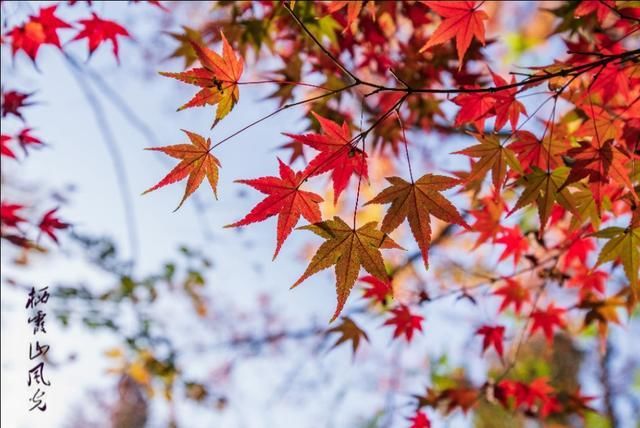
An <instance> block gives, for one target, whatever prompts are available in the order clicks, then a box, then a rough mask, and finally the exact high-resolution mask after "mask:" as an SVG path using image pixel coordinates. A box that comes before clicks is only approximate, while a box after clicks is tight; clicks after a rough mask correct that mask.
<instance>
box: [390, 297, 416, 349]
mask: <svg viewBox="0 0 640 428" xmlns="http://www.w3.org/2000/svg"><path fill="white" fill-rule="evenodd" d="M391 312H392V313H393V316H392V317H391V318H389V319H388V320H386V321H385V322H384V325H395V331H394V332H393V337H394V339H395V338H398V337H400V336H402V335H403V334H404V336H405V338H406V339H407V342H411V339H412V338H413V332H414V331H415V330H418V331H422V321H423V320H424V318H423V317H421V316H420V315H414V314H412V313H411V310H410V309H409V307H408V306H407V305H404V304H401V305H400V306H398V307H396V308H393V309H391Z"/></svg>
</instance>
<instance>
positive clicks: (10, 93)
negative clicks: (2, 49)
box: [0, 1, 163, 248]
mask: <svg viewBox="0 0 640 428" xmlns="http://www.w3.org/2000/svg"><path fill="white" fill-rule="evenodd" d="M75 3H77V2H75V1H71V2H69V5H70V6H73V5H74V4H75ZM86 3H87V4H88V5H89V6H91V1H88V2H86ZM151 3H152V4H155V5H156V6H157V7H160V8H163V6H162V5H161V4H160V3H158V2H157V1H156V2H151ZM17 6H19V5H17ZM57 9H58V5H57V4H55V5H52V6H45V7H41V8H40V9H39V10H38V11H37V13H33V14H31V15H29V16H28V17H27V19H26V21H25V22H23V23H21V24H19V25H16V26H14V27H13V28H9V29H8V30H6V31H3V32H2V36H1V40H0V42H1V43H2V45H3V46H4V45H8V46H10V48H11V54H12V56H13V57H14V58H15V57H16V55H17V54H18V53H19V52H23V53H24V54H26V55H27V56H28V57H29V58H30V59H31V61H32V62H33V64H34V65H36V64H37V62H36V60H37V57H38V53H39V52H40V48H41V47H42V46H44V45H52V46H54V47H56V48H57V49H59V50H60V51H61V52H62V51H63V47H66V45H67V44H68V43H72V42H75V41H80V40H84V39H86V40H87V44H88V50H89V56H91V55H92V54H93V53H94V51H96V49H98V48H99V47H100V46H101V45H102V44H103V43H105V42H107V41H108V42H111V45H112V50H113V55H114V56H115V58H116V60H118V61H119V56H118V37H131V36H130V34H129V32H128V31H127V30H126V29H125V28H124V27H123V26H121V25H120V24H118V23H117V22H115V21H112V20H108V19H104V18H102V17H100V16H99V15H98V14H97V13H96V12H91V16H90V17H89V18H85V19H79V20H78V21H76V22H72V23H69V22H66V21H64V20H63V19H61V18H60V17H59V16H57V14H56V13H57ZM59 32H62V33H65V32H66V33H70V34H72V35H73V37H71V38H69V39H68V40H67V41H66V42H65V43H64V44H63V43H62V41H61V39H60V35H59ZM72 32H75V34H73V33H72ZM34 94H35V92H22V91H19V90H15V89H10V90H5V89H4V88H3V89H2V105H1V111H2V119H3V122H4V121H5V120H8V119H9V118H11V117H13V118H14V119H17V120H19V121H20V122H22V124H23V127H22V129H21V130H20V131H18V132H17V133H15V134H13V135H9V134H4V133H3V134H2V135H1V136H0V156H2V157H3V158H6V159H11V160H13V161H16V162H17V161H19V155H18V153H17V148H18V147H19V148H20V149H22V152H23V154H24V157H25V158H26V157H27V156H28V154H29V152H30V150H31V149H33V148H41V147H44V146H45V143H44V142H43V141H42V140H41V139H40V137H38V136H36V135H34V132H35V131H34V129H33V128H32V127H30V126H27V125H26V120H25V117H24V115H23V110H24V109H25V108H27V107H30V106H32V105H34V104H36V103H35V102H34V101H33V100H32V97H33V96H34ZM4 128H5V127H4V126H3V129H4ZM26 209H28V207H26V206H24V205H22V204H19V203H15V202H12V201H8V200H5V199H3V200H2V202H1V208H0V224H1V226H2V230H1V236H2V238H3V239H6V240H8V241H10V242H11V243H13V244H14V245H17V246H20V247H23V248H39V244H38V241H39V238H40V236H41V235H42V234H44V235H46V236H49V237H50V238H51V239H52V240H53V241H54V242H56V243H57V242H58V237H57V236H56V231H57V230H63V229H66V228H68V227H69V223H66V222H64V221H62V220H60V219H59V218H58V216H57V215H58V214H57V210H58V208H52V209H49V210H48V211H46V212H45V213H44V214H42V216H41V217H40V219H39V220H37V221H33V222H29V221H28V220H27V219H26V218H25V217H24V216H25V214H23V213H22V211H24V210H26ZM27 224H31V225H32V226H34V227H35V229H36V231H37V234H36V237H35V239H33V238H32V237H30V236H29V235H30V233H29V230H27V229H25V226H26V225H27Z"/></svg>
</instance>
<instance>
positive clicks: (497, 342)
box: [476, 325, 505, 358]
mask: <svg viewBox="0 0 640 428" xmlns="http://www.w3.org/2000/svg"><path fill="white" fill-rule="evenodd" d="M504 330H505V328H504V326H502V325H496V326H490V325H483V326H481V327H480V328H479V329H478V330H476V334H478V335H481V336H483V338H482V353H484V352H485V351H486V350H487V349H489V347H490V346H493V347H494V348H495V350H496V353H497V354H498V355H499V356H500V358H502V353H503V352H504Z"/></svg>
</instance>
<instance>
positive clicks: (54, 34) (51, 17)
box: [7, 5, 72, 62]
mask: <svg viewBox="0 0 640 428" xmlns="http://www.w3.org/2000/svg"><path fill="white" fill-rule="evenodd" d="M57 7H58V6H57V5H54V6H49V7H43V8H41V9H40V10H39V12H38V15H31V16H30V17H29V20H28V21H27V22H25V23H24V24H23V25H21V26H17V27H14V28H13V29H12V30H11V31H9V33H8V34H7V35H8V36H9V37H11V53H12V55H13V56H15V54H16V53H17V52H18V51H20V50H22V51H24V53H26V54H27V55H28V56H29V58H31V60H32V61H34V62H35V60H36V56H37V55H38V50H39V49H40V46H42V45H43V44H51V45H54V46H56V47H58V48H61V46H60V39H59V38H58V30H60V29H61V28H72V27H71V25H69V24H68V23H66V22H64V21H63V20H61V19H60V18H58V17H57V16H56V15H55V12H56V8H57Z"/></svg>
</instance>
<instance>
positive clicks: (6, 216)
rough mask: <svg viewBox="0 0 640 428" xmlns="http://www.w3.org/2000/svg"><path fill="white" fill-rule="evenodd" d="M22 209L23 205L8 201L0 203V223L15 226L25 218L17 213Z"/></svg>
mask: <svg viewBox="0 0 640 428" xmlns="http://www.w3.org/2000/svg"><path fill="white" fill-rule="evenodd" d="M22 209H24V205H20V204H12V203H9V202H2V203H0V223H2V224H4V225H5V226H9V227H17V226H18V224H20V223H23V222H25V221H26V220H25V219H24V218H22V217H20V216H19V215H18V211H20V210H22Z"/></svg>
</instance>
